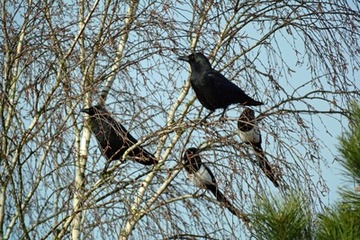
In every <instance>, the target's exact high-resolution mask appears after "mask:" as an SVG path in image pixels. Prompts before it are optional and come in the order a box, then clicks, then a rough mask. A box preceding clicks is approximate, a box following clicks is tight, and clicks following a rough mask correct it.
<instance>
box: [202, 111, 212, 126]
mask: <svg viewBox="0 0 360 240" xmlns="http://www.w3.org/2000/svg"><path fill="white" fill-rule="evenodd" d="M214 112H215V110H210V112H209V113H208V115H206V116H205V117H204V118H203V119H202V120H201V122H204V123H205V122H206V119H207V118H208V117H209V116H210V115H211V114H213V113H214Z"/></svg>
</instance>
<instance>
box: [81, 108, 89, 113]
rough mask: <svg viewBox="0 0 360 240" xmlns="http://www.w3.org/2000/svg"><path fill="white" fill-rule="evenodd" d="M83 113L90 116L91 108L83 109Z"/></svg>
mask: <svg viewBox="0 0 360 240" xmlns="http://www.w3.org/2000/svg"><path fill="white" fill-rule="evenodd" d="M81 112H84V113H87V114H90V108H83V109H81Z"/></svg>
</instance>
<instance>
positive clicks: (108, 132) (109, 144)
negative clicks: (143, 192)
mask: <svg viewBox="0 0 360 240" xmlns="http://www.w3.org/2000/svg"><path fill="white" fill-rule="evenodd" d="M81 111H82V112H84V113H87V114H89V116H90V118H89V120H90V123H91V131H92V132H93V133H94V135H95V137H96V139H97V142H98V144H99V147H100V148H101V150H102V153H103V154H104V156H105V157H106V159H107V162H106V164H105V168H104V170H103V172H104V173H105V172H106V171H107V168H108V167H109V165H110V162H111V161H113V160H122V157H123V155H124V153H125V152H126V150H128V149H129V148H130V147H131V146H133V145H134V144H136V143H137V140H136V139H135V138H134V137H133V136H132V135H131V134H130V133H129V132H128V131H127V130H126V129H125V127H124V126H123V125H122V124H120V123H119V122H117V121H116V120H115V119H114V118H112V117H111V114H110V113H109V112H108V111H107V110H106V109H105V107H103V106H101V105H96V106H92V107H90V108H85V109H82V110H81ZM127 158H129V159H131V160H134V161H136V162H138V163H141V164H143V165H153V164H156V163H158V161H157V159H156V158H155V156H154V155H152V154H151V153H149V152H148V151H146V150H145V149H144V148H143V147H141V146H137V147H135V148H134V149H133V150H131V151H130V152H129V153H128V155H127Z"/></svg>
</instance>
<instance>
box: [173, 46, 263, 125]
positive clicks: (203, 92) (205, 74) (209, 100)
mask: <svg viewBox="0 0 360 240" xmlns="http://www.w3.org/2000/svg"><path fill="white" fill-rule="evenodd" d="M178 59H179V60H183V61H186V62H188V63H189V64H190V66H191V76H190V82H191V86H192V88H193V89H194V91H195V94H196V97H197V98H198V99H199V101H200V103H201V104H202V105H203V106H204V107H205V108H207V109H208V110H210V113H209V114H208V115H206V116H205V118H204V119H203V121H204V120H205V119H206V118H208V117H209V116H210V115H211V114H212V113H213V112H214V111H215V110H216V109H218V108H222V109H224V110H223V113H222V115H221V118H223V117H224V115H225V112H226V109H227V108H228V107H229V105H230V104H235V103H240V104H241V105H243V106H257V105H262V104H263V103H262V102H258V101H256V100H254V99H252V98H251V97H249V96H248V95H246V93H245V92H244V91H243V90H241V89H240V88H239V87H238V86H236V85H235V84H234V83H232V82H231V81H229V80H228V79H227V78H226V77H225V76H224V75H222V74H221V73H220V72H218V71H216V70H214V69H213V68H212V67H211V64H210V62H209V60H208V59H207V58H206V57H205V56H204V55H203V54H202V53H194V54H190V55H189V56H182V57H179V58H178Z"/></svg>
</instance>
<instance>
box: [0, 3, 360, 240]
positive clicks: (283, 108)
mask: <svg viewBox="0 0 360 240" xmlns="http://www.w3.org/2000/svg"><path fill="white" fill-rule="evenodd" d="M359 7H360V5H359V2H357V1H345V0H341V1H336V3H334V2H333V1H328V0H321V1H312V2H303V1H275V0H274V1H198V0H193V1H189V2H187V1H138V0H128V1H122V0H116V1H96V0H95V1H90V2H89V1H83V0H79V1H51V0H46V1H36V0H28V1H7V0H3V1H2V2H1V25H2V28H1V33H2V34H1V36H0V37H1V49H2V51H1V59H2V65H1V72H2V75H1V78H2V79H1V92H0V94H1V98H0V100H1V104H0V112H1V119H0V121H1V124H0V126H1V140H0V141H1V151H0V152H1V155H0V156H1V167H0V171H1V174H0V176H1V182H0V186H1V187H0V238H1V239H47V238H53V239H69V238H71V239H181V238H183V239H197V238H199V239H200V238H209V239H237V238H241V237H243V238H245V239H246V238H248V237H249V236H251V235H252V234H253V233H252V231H253V230H251V226H247V225H245V224H244V223H243V221H241V220H240V219H238V218H236V217H235V216H233V215H231V214H230V213H229V212H228V211H227V210H226V208H224V207H223V206H221V204H219V203H218V202H217V201H216V199H214V198H213V196H211V194H209V193H207V192H206V191H204V190H200V189H198V188H197V187H195V186H193V185H192V184H191V183H190V182H189V181H188V180H187V179H186V176H185V174H184V171H183V164H182V159H181V158H182V155H183V153H184V151H185V149H187V148H189V147H201V148H206V149H207V150H206V151H204V152H202V153H201V157H202V159H203V162H205V163H206V164H207V166H208V167H209V168H210V169H211V171H212V172H213V173H214V175H215V177H216V179H217V182H218V185H219V188H220V189H221V190H222V191H223V192H224V194H225V195H226V197H227V198H228V199H229V200H230V201H231V202H232V203H233V204H234V206H236V207H237V208H238V209H239V210H240V211H243V212H245V213H247V214H249V218H250V220H251V213H252V210H253V208H255V207H256V202H257V200H258V198H259V196H269V195H270V193H271V194H274V195H281V196H286V195H288V194H289V192H290V191H293V190H296V191H298V192H301V193H302V195H303V199H305V200H306V201H307V202H306V204H307V205H308V206H309V209H310V210H311V211H317V209H318V208H319V207H320V208H321V207H323V206H324V204H325V203H324V202H323V201H324V197H325V196H326V195H327V194H328V191H329V189H328V186H327V183H326V181H325V180H324V178H323V172H324V171H326V168H327V167H329V165H330V166H331V164H332V161H333V159H334V158H335V155H336V152H335V151H333V150H332V147H331V146H329V145H328V139H332V138H333V137H334V136H336V135H334V134H335V132H336V131H337V129H341V128H342V127H343V124H344V122H343V116H344V115H346V111H345V110H344V109H346V108H347V102H348V101H349V100H351V99H358V98H359V95H360V94H359V85H358V83H357V82H356V80H357V76H358V74H359V72H358V71H359V57H358V55H359V49H360V48H359V40H358V39H359V30H358V28H359V17H360V16H359ZM192 52H202V53H204V54H205V55H206V56H208V57H209V59H210V61H211V63H212V66H213V67H214V68H215V69H217V70H219V71H221V72H222V73H223V74H224V75H225V76H226V77H228V78H229V79H230V80H231V81H233V82H234V83H235V84H236V85H238V86H239V87H241V88H242V89H243V90H244V91H245V92H246V93H247V94H248V95H249V96H251V97H253V98H254V99H256V100H259V101H262V102H264V103H265V104H264V106H262V107H256V108H255V107H254V108H253V109H254V110H255V112H256V115H257V116H258V117H259V119H261V121H260V125H259V127H260V130H261V133H262V137H263V148H264V151H265V154H266V157H267V159H268V160H269V161H270V162H271V163H272V165H273V166H274V168H275V170H276V172H277V173H278V175H279V177H280V178H281V187H280V188H278V189H275V188H274V187H273V186H272V184H271V182H269V181H268V179H267V178H266V177H265V175H264V174H263V173H262V172H261V170H260V169H259V168H258V166H257V165H256V164H254V162H253V160H254V159H255V155H254V152H253V151H252V148H251V147H250V146H248V145H246V144H244V143H242V142H241V141H240V139H239V137H238V136H237V135H236V122H237V118H238V117H239V115H240V114H241V112H242V107H241V106H237V105H232V106H231V108H229V110H228V111H227V113H226V119H225V121H219V116H220V114H221V112H220V111H219V112H216V113H215V114H214V115H212V117H210V118H209V119H208V122H207V123H206V124H200V123H199V121H200V120H201V118H202V117H203V116H205V114H206V113H207V110H206V109H203V108H202V107H201V105H200V103H199V101H198V100H197V99H196V97H195V94H194V91H193V90H192V89H191V86H190V81H189V67H188V66H187V65H184V63H183V62H180V61H178V60H177V57H178V56H181V55H185V54H190V53H192ZM95 104H104V105H105V106H106V108H107V109H108V110H109V111H110V112H111V113H112V115H113V117H114V118H115V119H117V120H118V121H119V122H121V123H122V124H123V125H124V126H126V128H127V129H129V131H130V132H131V133H132V134H133V135H134V136H136V137H137V138H138V139H139V142H138V143H137V145H138V144H139V145H140V144H141V145H142V146H143V147H145V148H146V149H147V150H148V151H149V152H152V153H154V154H155V156H156V157H157V158H158V159H159V164H157V165H156V166H153V167H144V166H142V165H140V164H137V163H135V162H132V161H130V160H128V161H126V153H125V155H124V156H123V161H117V162H112V163H111V167H110V173H109V174H107V175H105V176H104V175H101V171H102V169H103V167H104V165H105V161H106V160H105V158H104V157H103V156H102V153H101V151H100V149H99V148H98V145H97V143H96V140H95V137H94V136H92V134H91V126H90V125H89V123H88V119H87V116H85V115H84V114H82V113H81V112H80V111H81V109H82V108H84V107H88V106H91V105H95ZM329 123H331V125H330V124H329ZM328 156H332V158H331V159H329V157H328ZM250 225H251V223H250Z"/></svg>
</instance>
